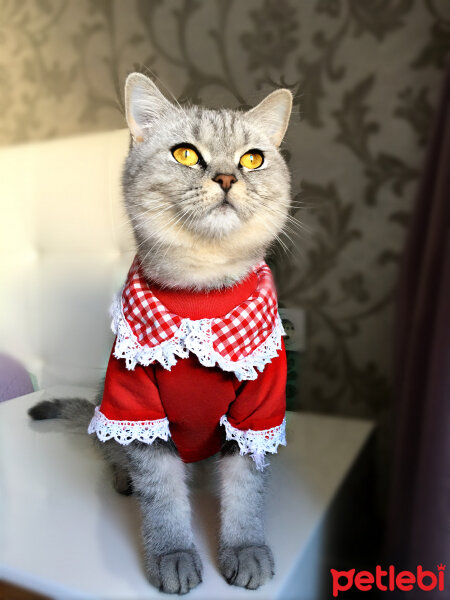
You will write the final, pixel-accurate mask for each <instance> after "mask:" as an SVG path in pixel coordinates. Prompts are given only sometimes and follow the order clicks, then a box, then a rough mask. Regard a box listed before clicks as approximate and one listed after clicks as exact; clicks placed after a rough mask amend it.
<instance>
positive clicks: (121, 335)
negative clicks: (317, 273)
mask: <svg viewBox="0 0 450 600" xmlns="http://www.w3.org/2000/svg"><path fill="white" fill-rule="evenodd" d="M111 317H112V323H111V329H112V330H113V332H114V333H115V334H116V336H117V339H116V343H115V346H114V356H115V357H116V358H119V359H120V358H124V359H125V361H126V367H127V369H129V370H133V369H134V367H135V366H136V364H138V363H139V364H141V365H143V366H144V367H147V366H148V365H150V364H152V363H154V362H155V361H157V362H159V364H160V365H161V366H162V367H164V368H165V369H167V370H169V371H170V369H171V368H172V367H173V366H174V365H175V364H176V363H177V359H176V357H177V356H178V357H179V358H187V357H188V356H189V352H192V353H193V354H195V355H196V357H197V358H198V360H199V362H200V364H202V365H203V366H204V367H214V366H215V365H216V364H217V365H218V366H219V367H220V368H221V369H222V370H223V371H231V372H233V373H234V374H235V375H236V377H237V378H238V380H239V381H242V380H254V379H256V378H257V377H258V373H257V371H256V369H258V371H259V372H261V373H262V371H263V370H264V367H265V366H266V365H267V364H268V363H270V362H271V361H272V359H273V358H275V357H276V356H277V355H278V352H279V350H280V349H281V337H282V336H283V335H285V332H284V329H283V325H282V323H281V319H280V316H279V315H278V314H277V320H276V323H275V326H274V328H273V330H272V333H271V334H270V335H269V336H268V337H267V339H266V340H265V341H264V342H263V343H262V344H261V345H260V346H258V348H256V350H254V351H253V352H252V354H251V355H249V356H246V357H245V358H242V359H241V360H238V361H232V360H230V359H228V358H225V357H223V356H222V355H221V354H219V353H218V352H216V350H214V348H213V344H212V340H211V319H199V320H198V321H192V320H191V319H187V318H186V319H183V320H182V322H181V325H180V326H179V328H178V330H177V331H176V333H175V334H174V336H173V337H172V338H171V339H169V340H167V341H165V342H162V343H161V344H159V345H158V346H154V347H152V348H149V347H148V346H141V344H140V343H139V342H138V341H137V339H136V336H135V335H134V333H133V331H132V330H131V327H130V326H129V324H128V322H127V320H126V318H125V316H124V314H123V309H122V292H120V293H119V294H117V295H116V297H115V298H114V301H113V304H112V306H111Z"/></svg>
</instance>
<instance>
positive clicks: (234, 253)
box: [29, 73, 292, 594]
mask: <svg viewBox="0 0 450 600" xmlns="http://www.w3.org/2000/svg"><path fill="white" fill-rule="evenodd" d="M125 104H126V117H127V122H128V125H129V128H130V132H131V144H130V150H129V154H128V157H127V160H126V163H125V168H124V172H123V192H124V198H125V206H126V209H127V212H128V216H129V218H130V222H131V224H132V226H133V231H134V235H135V239H136V243H137V249H138V250H137V251H138V256H139V258H140V262H141V265H142V268H143V270H144V273H145V276H146V277H148V279H149V280H151V281H155V282H158V284H160V285H162V286H165V287H167V288H182V289H195V290H203V291H204V290H212V289H221V288H227V287H229V286H232V285H233V284H235V283H236V282H239V281H241V280H242V279H243V278H244V277H246V276H247V274H248V273H249V272H250V271H251V269H252V268H253V267H254V265H255V264H256V263H258V261H260V260H261V259H262V257H263V256H264V254H265V252H266V251H267V249H268V247H269V245H270V244H271V243H272V242H273V241H274V240H275V239H276V238H277V236H278V234H279V233H280V231H281V230H282V228H283V227H284V225H285V223H286V221H287V218H288V217H287V215H288V209H289V204H290V180H289V173H288V169H287V166H286V164H285V162H284V160H283V158H282V156H281V154H280V152H279V150H278V148H279V145H280V143H281V141H282V139H283V136H284V133H285V131H286V128H287V125H288V120H289V116H290V112H291V107H292V97H291V94H290V92H289V91H288V90H285V89H280V90H277V91H275V92H273V93H272V94H270V95H269V96H268V97H266V98H265V99H264V100H263V101H262V102H261V103H260V104H259V105H258V106H256V107H255V108H253V109H251V110H249V111H247V112H244V111H232V110H207V109H204V108H201V107H198V106H183V107H182V106H180V105H178V104H173V103H172V102H169V101H168V100H167V99H166V98H165V97H164V96H163V95H162V93H161V92H160V91H159V90H158V88H157V87H156V86H155V85H154V84H153V82H152V81H150V80H149V79H148V78H147V77H145V76H144V75H141V74H138V73H133V74H131V75H130V76H129V77H128V79H127V82H126V86H125ZM186 144H189V146H188V147H189V148H191V149H192V151H193V152H194V153H195V156H196V157H197V158H198V161H197V162H196V163H195V164H190V163H189V161H188V160H187V162H185V164H184V165H180V164H178V163H177V161H176V160H174V154H173V149H174V148H177V147H178V146H182V147H183V148H184V147H186ZM255 149H257V150H255ZM250 150H251V151H252V152H253V154H251V156H250V158H247V160H255V156H256V155H258V157H259V159H258V160H261V164H258V168H256V169H253V168H252V166H251V165H250V164H249V168H245V164H246V163H242V160H241V162H240V159H241V158H242V157H243V156H246V153H247V154H248V153H249V151H250ZM188 155H189V152H187V153H186V152H185V158H186V157H188ZM254 155H255V156H254ZM191 156H192V155H191ZM199 157H201V160H200V158H199ZM178 162H179V161H178ZM186 167H189V168H186ZM101 399H102V392H101V393H100V394H99V399H98V403H100V402H101ZM93 412H94V406H93V405H92V404H91V403H89V402H87V401H85V400H81V399H70V400H65V401H64V400H54V401H44V402H41V403H39V404H37V405H36V406H34V407H33V408H31V409H30V411H29V414H30V416H31V417H32V418H33V419H36V420H39V419H51V418H61V419H67V420H69V421H71V422H72V423H73V422H75V423H77V424H79V425H80V426H82V427H87V425H88V423H89V421H90V419H91V417H92V415H93ZM96 445H97V446H98V447H99V448H100V450H101V451H102V453H103V454H104V456H105V457H106V459H107V461H108V462H109V463H110V464H111V466H112V469H113V472H114V485H115V488H116V489H117V491H118V492H120V493H131V492H133V493H134V494H136V496H137V498H138V500H139V503H140V507H141V512H142V521H143V522H142V535H143V540H144V547H145V565H146V574H147V576H148V579H149V580H150V581H151V582H152V583H153V584H154V585H156V586H157V587H158V588H159V589H160V590H161V591H163V592H167V593H178V594H184V593H187V592H188V591H189V590H191V589H193V588H194V587H196V586H197V585H198V584H199V583H200V582H201V578H202V565H201V560H200V557H199V554H198V552H197V550H196V547H195V542H194V539H193V534H192V530H191V524H190V519H191V511H190V505H189V499H188V487H187V484H186V466H185V464H184V463H183V462H182V460H181V459H180V457H179V455H178V452H177V449H176V446H175V444H174V443H173V442H172V441H171V439H169V441H162V440H160V439H157V440H155V442H154V443H153V444H151V445H150V444H144V443H141V442H138V441H133V442H132V443H130V444H129V445H126V446H121V445H119V444H117V443H116V442H115V441H114V440H110V441H106V442H104V443H101V442H99V441H98V440H97V439H96ZM218 464H219V477H220V490H221V526H220V541H219V565H220V570H221V572H222V573H223V575H224V577H225V579H226V580H227V581H228V583H230V584H233V585H237V586H242V587H246V588H248V589H257V588H258V587H259V586H260V585H262V584H263V583H265V582H266V581H268V580H269V579H270V578H271V577H272V576H273V574H274V561H273V556H272V552H271V550H270V548H269V547H268V546H267V545H266V543H265V537H264V520H263V508H264V490H265V487H266V475H265V472H261V471H260V470H258V469H257V468H256V467H255V463H254V462H253V460H252V459H251V457H250V456H248V455H247V456H242V455H241V454H240V452H239V447H238V445H237V443H236V442H234V441H228V442H225V444H224V445H223V447H222V451H221V456H220V460H219V463H218Z"/></svg>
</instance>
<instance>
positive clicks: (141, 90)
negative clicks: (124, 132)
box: [125, 73, 173, 142]
mask: <svg viewBox="0 0 450 600" xmlns="http://www.w3.org/2000/svg"><path fill="white" fill-rule="evenodd" d="M172 108H173V104H171V103H170V102H169V101H168V100H167V98H166V97H165V96H163V95H162V93H161V92H160V91H159V89H158V88H157V87H156V85H155V84H154V83H153V81H152V80H151V79H149V78H148V77H146V76H145V75H143V74H142V73H131V74H130V75H128V77H127V80H126V82H125V116H126V119H127V123H128V127H129V128H130V132H131V135H132V136H133V140H134V141H135V142H143V141H144V137H145V131H146V129H148V127H149V125H151V123H152V121H153V120H154V119H156V118H157V117H158V116H161V115H162V114H164V113H165V112H167V111H168V110H170V109H172Z"/></svg>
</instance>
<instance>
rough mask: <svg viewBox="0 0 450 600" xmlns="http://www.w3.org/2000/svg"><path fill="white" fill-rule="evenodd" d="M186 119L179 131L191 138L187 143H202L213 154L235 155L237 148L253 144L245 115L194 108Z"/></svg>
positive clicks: (180, 125)
mask: <svg viewBox="0 0 450 600" xmlns="http://www.w3.org/2000/svg"><path fill="white" fill-rule="evenodd" d="M186 117H187V119H186V120H185V121H184V122H183V123H181V122H180V123H179V129H180V130H182V131H183V132H184V134H185V135H186V134H190V136H191V139H190V140H187V139H186V141H191V142H192V143H195V142H197V143H200V144H202V145H203V146H206V147H208V149H209V151H210V152H211V153H212V154H224V153H226V154H227V155H233V154H234V152H235V150H236V148H237V147H241V146H246V145H248V144H251V140H252V134H251V130H250V128H249V126H248V124H247V123H246V120H245V114H244V113H239V112H237V111H231V110H205V109H203V110H199V109H198V108H197V107H192V108H191V109H190V110H189V111H188V112H187V115H186ZM253 137H254V135H253Z"/></svg>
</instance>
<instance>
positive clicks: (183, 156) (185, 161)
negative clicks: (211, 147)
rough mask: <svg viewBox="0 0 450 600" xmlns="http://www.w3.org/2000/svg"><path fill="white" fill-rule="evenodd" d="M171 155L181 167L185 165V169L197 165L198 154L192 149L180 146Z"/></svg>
mask: <svg viewBox="0 0 450 600" xmlns="http://www.w3.org/2000/svg"><path fill="white" fill-rule="evenodd" d="M172 154H173V157H174V159H175V160H176V161H178V162H179V163H181V164H182V165H186V167H193V166H194V165H196V164H197V163H198V154H197V152H196V151H195V150H192V148H185V147H184V146H181V147H180V148H176V149H175V150H174V151H173V152H172Z"/></svg>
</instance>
